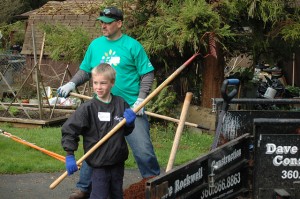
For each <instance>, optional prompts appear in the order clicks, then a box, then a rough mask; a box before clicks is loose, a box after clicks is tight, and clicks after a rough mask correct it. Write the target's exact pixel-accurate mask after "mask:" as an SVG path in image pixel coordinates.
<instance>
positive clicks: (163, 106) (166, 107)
mask: <svg viewBox="0 0 300 199" xmlns="http://www.w3.org/2000/svg"><path fill="white" fill-rule="evenodd" d="M156 87H157V81H154V83H153V85H152V91H153V90H154V89H155V88H156ZM175 100H176V93H175V92H174V91H172V90H171V86H166V87H165V88H163V89H162V90H161V91H160V92H159V93H158V95H156V96H155V97H154V98H152V100H151V101H150V102H149V103H148V104H147V110H148V111H150V112H153V113H157V114H162V115H172V111H173V110H174V108H175V103H174V102H175Z"/></svg>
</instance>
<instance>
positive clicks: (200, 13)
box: [138, 0, 230, 54]
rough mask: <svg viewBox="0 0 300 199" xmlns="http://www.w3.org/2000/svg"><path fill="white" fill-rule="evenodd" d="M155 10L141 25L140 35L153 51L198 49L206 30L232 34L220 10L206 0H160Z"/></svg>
mask: <svg viewBox="0 0 300 199" xmlns="http://www.w3.org/2000/svg"><path fill="white" fill-rule="evenodd" d="M156 12H157V14H156V15H153V16H151V17H150V18H149V19H148V21H147V24H146V25H145V26H143V27H141V30H140V33H141V35H140V37H139V38H138V39H139V40H141V42H142V43H143V45H144V47H145V49H146V50H147V51H148V52H149V53H150V54H158V53H163V52H164V51H166V50H168V51H170V50H175V49H176V50H178V51H180V52H183V51H184V50H186V48H190V49H191V50H192V51H194V52H195V51H198V50H199V48H200V44H201V43H200V42H201V41H200V37H201V36H202V35H203V34H204V33H205V32H215V33H219V34H220V36H224V35H230V34H229V32H230V31H229V30H228V28H229V27H228V26H221V20H220V17H219V15H218V13H216V12H214V11H213V9H212V7H211V5H209V4H207V3H206V2H205V1H204V0H197V1H196V0H186V1H172V3H168V2H165V1H158V2H157V4H156Z"/></svg>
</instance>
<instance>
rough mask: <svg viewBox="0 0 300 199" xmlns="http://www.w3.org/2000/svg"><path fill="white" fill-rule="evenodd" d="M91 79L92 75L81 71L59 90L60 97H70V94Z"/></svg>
mask: <svg viewBox="0 0 300 199" xmlns="http://www.w3.org/2000/svg"><path fill="white" fill-rule="evenodd" d="M90 79H91V74H90V73H87V72H85V71H84V70H79V71H77V73H76V74H75V75H74V76H73V78H72V79H71V80H70V81H69V82H68V83H66V84H65V85H63V86H61V87H59V88H58V89H57V93H58V96H59V97H68V96H69V93H70V92H71V91H72V90H74V89H75V88H76V87H77V86H80V85H82V84H84V83H85V82H87V81H88V80H90Z"/></svg>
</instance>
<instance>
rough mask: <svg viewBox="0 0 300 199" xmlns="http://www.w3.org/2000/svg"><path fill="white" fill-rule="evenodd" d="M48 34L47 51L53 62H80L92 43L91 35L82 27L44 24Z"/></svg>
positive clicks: (43, 27) (42, 26) (43, 26)
mask: <svg viewBox="0 0 300 199" xmlns="http://www.w3.org/2000/svg"><path fill="white" fill-rule="evenodd" d="M40 27H41V28H42V29H43V30H44V31H45V33H46V35H47V36H46V41H45V50H46V51H47V52H50V57H51V58H52V59H53V60H65V61H71V62H80V61H81V60H82V59H83V57H84V54H85V51H86V49H87V47H88V45H89V43H90V42H91V39H90V38H91V36H90V34H89V33H88V32H87V31H86V30H84V29H83V28H82V27H70V26H65V25H61V24H56V25H50V24H42V25H40Z"/></svg>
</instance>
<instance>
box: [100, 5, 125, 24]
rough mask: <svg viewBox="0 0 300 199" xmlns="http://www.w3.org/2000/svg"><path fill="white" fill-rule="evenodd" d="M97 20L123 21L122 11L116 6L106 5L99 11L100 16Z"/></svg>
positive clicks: (105, 21) (106, 21)
mask: <svg viewBox="0 0 300 199" xmlns="http://www.w3.org/2000/svg"><path fill="white" fill-rule="evenodd" d="M97 20H100V21H103V22H104V23H111V22H113V21H118V20H121V21H123V13H122V11H121V10H119V9H118V8H116V7H107V8H105V9H104V10H103V11H101V12H100V17H98V18H97Z"/></svg>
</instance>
